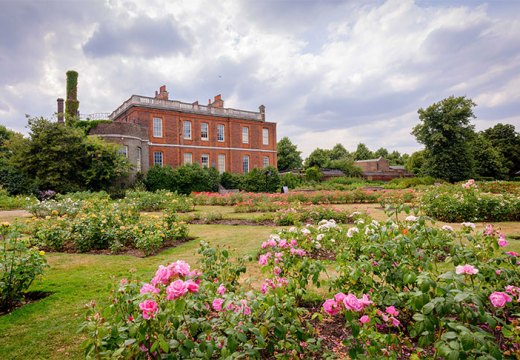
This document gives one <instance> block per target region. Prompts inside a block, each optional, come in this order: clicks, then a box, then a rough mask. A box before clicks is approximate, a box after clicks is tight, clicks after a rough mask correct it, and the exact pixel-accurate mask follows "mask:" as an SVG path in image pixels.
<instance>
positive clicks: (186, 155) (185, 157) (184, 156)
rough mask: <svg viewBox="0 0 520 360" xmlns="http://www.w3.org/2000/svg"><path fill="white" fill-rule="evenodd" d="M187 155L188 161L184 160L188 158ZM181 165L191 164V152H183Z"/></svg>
mask: <svg viewBox="0 0 520 360" xmlns="http://www.w3.org/2000/svg"><path fill="white" fill-rule="evenodd" d="M188 155H189V161H186V160H187V159H188ZM182 163H183V165H188V164H193V153H190V152H185V153H184V155H183V159H182Z"/></svg>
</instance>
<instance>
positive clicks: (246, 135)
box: [242, 126, 249, 144]
mask: <svg viewBox="0 0 520 360" xmlns="http://www.w3.org/2000/svg"><path fill="white" fill-rule="evenodd" d="M242 144H249V127H248V126H242Z"/></svg>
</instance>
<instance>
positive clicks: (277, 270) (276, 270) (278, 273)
mask: <svg viewBox="0 0 520 360" xmlns="http://www.w3.org/2000/svg"><path fill="white" fill-rule="evenodd" d="M273 272H274V274H275V275H280V273H281V272H282V269H280V268H279V267H278V266H276V267H275V268H274V269H273Z"/></svg>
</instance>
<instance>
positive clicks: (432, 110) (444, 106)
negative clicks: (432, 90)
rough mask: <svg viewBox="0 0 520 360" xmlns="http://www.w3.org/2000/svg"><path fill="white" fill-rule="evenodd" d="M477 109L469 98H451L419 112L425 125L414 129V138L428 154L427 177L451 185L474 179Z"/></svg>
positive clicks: (420, 118) (426, 163) (422, 124)
mask: <svg viewBox="0 0 520 360" xmlns="http://www.w3.org/2000/svg"><path fill="white" fill-rule="evenodd" d="M474 106H476V104H475V103H474V102H473V101H472V100H471V99H466V97H465V96H461V97H454V96H450V97H448V98H446V99H444V100H441V101H440V102H438V103H434V104H432V105H430V106H429V107H428V108H426V109H422V108H421V109H419V110H418V113H419V120H420V121H421V123H420V124H418V125H416V126H415V127H414V128H413V131H412V134H413V135H415V137H416V138H417V141H418V142H419V143H421V144H424V146H425V148H426V150H427V154H428V157H427V158H425V166H424V169H425V175H430V176H432V177H436V178H440V179H445V180H448V181H450V182H454V181H460V180H465V179H468V178H470V177H471V176H472V175H473V168H474V162H473V154H472V152H471V146H470V141H471V140H472V139H473V137H474V135H475V133H474V130H473V129H474V126H473V125H471V124H470V121H471V119H472V118H474V117H475V115H474V114H473V107H474Z"/></svg>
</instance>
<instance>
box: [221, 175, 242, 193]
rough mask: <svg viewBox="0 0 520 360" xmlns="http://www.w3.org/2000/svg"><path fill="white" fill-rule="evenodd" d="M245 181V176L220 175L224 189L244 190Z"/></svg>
mask: <svg viewBox="0 0 520 360" xmlns="http://www.w3.org/2000/svg"><path fill="white" fill-rule="evenodd" d="M243 181H244V175H242V174H234V173H230V172H227V171H226V172H224V173H222V175H220V184H221V185H222V186H223V187H224V189H242V188H243V185H242V183H243Z"/></svg>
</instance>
